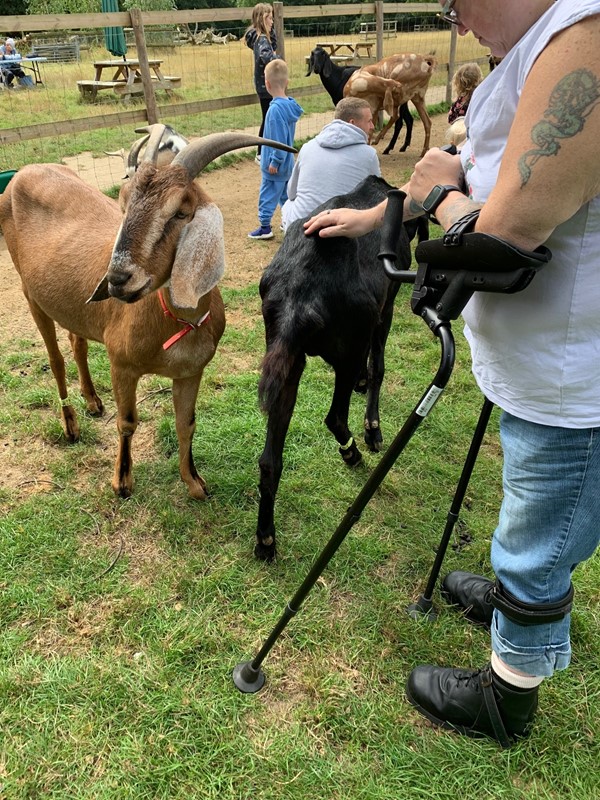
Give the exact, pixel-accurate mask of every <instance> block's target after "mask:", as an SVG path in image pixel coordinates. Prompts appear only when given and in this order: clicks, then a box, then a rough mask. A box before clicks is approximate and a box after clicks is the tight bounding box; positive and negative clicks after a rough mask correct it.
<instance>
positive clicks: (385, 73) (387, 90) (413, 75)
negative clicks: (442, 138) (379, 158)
mask: <svg viewBox="0 0 600 800" xmlns="http://www.w3.org/2000/svg"><path fill="white" fill-rule="evenodd" d="M436 64H437V61H436V59H435V58H434V56H432V55H427V56H422V55H417V54H415V53H399V54H397V55H393V56H388V57H387V58H383V59H381V61H377V63H375V64H369V65H368V66H366V67H361V68H360V69H359V70H357V71H356V72H354V73H352V75H350V77H349V79H348V82H347V83H346V85H345V86H344V97H348V96H351V97H361V98H363V99H364V100H366V101H367V102H368V103H369V105H370V106H371V111H372V112H373V121H374V122H376V121H377V115H378V114H379V112H380V111H382V110H383V111H385V112H386V114H387V115H388V116H389V121H388V122H387V124H386V125H384V127H383V128H382V129H381V131H379V133H378V134H377V135H376V136H375V138H374V139H373V142H372V143H373V144H374V145H375V144H377V143H378V142H380V141H381V139H383V137H384V136H385V134H386V133H387V132H388V130H389V129H390V128H391V126H392V125H394V123H395V122H396V120H397V119H398V114H399V109H400V106H401V105H402V104H403V103H407V102H408V101H409V100H410V101H411V103H412V104H413V105H414V106H415V108H416V109H417V112H418V114H419V117H420V118H421V122H422V123H423V127H424V129H425V142H424V144H423V151H422V153H421V155H425V153H426V152H427V151H428V150H429V141H430V137H431V118H430V117H429V114H428V113H427V106H426V105H425V93H426V92H427V88H428V86H429V81H430V80H431V76H432V75H433V72H434V70H435V66H436Z"/></svg>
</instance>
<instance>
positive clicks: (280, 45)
mask: <svg viewBox="0 0 600 800" xmlns="http://www.w3.org/2000/svg"><path fill="white" fill-rule="evenodd" d="M273 22H274V23H275V36H276V37H277V55H278V56H280V57H281V58H283V60H284V61H285V38H284V35H283V3H282V2H280V0H276V2H275V3H273Z"/></svg>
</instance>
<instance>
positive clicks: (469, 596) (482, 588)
mask: <svg viewBox="0 0 600 800" xmlns="http://www.w3.org/2000/svg"><path fill="white" fill-rule="evenodd" d="M493 586H494V582H493V581H489V580H488V579H487V578H482V577H481V576H480V575H473V573H472V572H461V571H460V570H456V571H455V572H450V573H449V574H448V575H446V577H445V578H444V580H443V581H442V585H441V588H440V591H441V595H442V597H443V598H444V600H446V601H447V602H448V603H450V605H453V606H460V608H461V609H462V611H463V614H464V616H465V618H466V619H468V620H469V622H474V623H476V624H477V625H487V627H488V628H489V626H490V625H491V624H492V614H493V613H494V606H493V605H492V604H491V603H490V599H489V598H490V592H491V590H492V588H493Z"/></svg>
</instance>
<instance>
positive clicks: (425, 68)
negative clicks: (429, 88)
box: [421, 61, 431, 73]
mask: <svg viewBox="0 0 600 800" xmlns="http://www.w3.org/2000/svg"><path fill="white" fill-rule="evenodd" d="M421 72H425V73H428V72H431V64H428V63H427V61H422V62H421Z"/></svg>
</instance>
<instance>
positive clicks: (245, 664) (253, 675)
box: [232, 661, 265, 694]
mask: <svg viewBox="0 0 600 800" xmlns="http://www.w3.org/2000/svg"><path fill="white" fill-rule="evenodd" d="M232 677H233V682H234V683H235V685H236V686H237V688H238V689H239V690H240V692H244V694H253V693H254V692H258V691H259V690H260V689H262V687H263V686H264V683H265V673H264V672H263V671H262V669H260V668H259V669H255V667H253V666H252V662H251V661H242V662H241V663H240V664H238V665H237V667H235V668H234V670H233V676H232Z"/></svg>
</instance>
